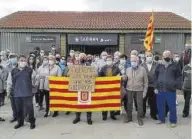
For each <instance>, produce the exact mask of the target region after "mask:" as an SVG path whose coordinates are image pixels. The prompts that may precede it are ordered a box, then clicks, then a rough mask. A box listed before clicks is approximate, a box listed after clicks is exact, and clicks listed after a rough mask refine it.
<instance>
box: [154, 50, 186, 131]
mask: <svg viewBox="0 0 192 139" xmlns="http://www.w3.org/2000/svg"><path fill="white" fill-rule="evenodd" d="M154 83H155V93H156V94H157V108H158V117H159V122H158V124H164V123H165V102H167V104H168V107H169V111H170V115H169V116H170V118H169V121H170V127H172V128H174V127H176V126H177V110H176V103H175V102H176V89H181V88H182V74H181V68H180V67H179V65H178V64H177V63H174V62H173V61H171V52H170V51H168V50H166V51H164V52H163V61H162V63H160V64H158V65H157V67H156V69H155V74H154Z"/></svg>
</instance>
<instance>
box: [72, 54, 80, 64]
mask: <svg viewBox="0 0 192 139" xmlns="http://www.w3.org/2000/svg"><path fill="white" fill-rule="evenodd" d="M79 55H80V52H79V51H76V52H75V53H74V59H73V63H74V64H75V65H78V64H79V63H80V56H79Z"/></svg>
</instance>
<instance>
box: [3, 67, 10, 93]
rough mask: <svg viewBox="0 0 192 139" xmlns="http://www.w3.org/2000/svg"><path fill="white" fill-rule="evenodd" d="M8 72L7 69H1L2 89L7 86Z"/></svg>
mask: <svg viewBox="0 0 192 139" xmlns="http://www.w3.org/2000/svg"><path fill="white" fill-rule="evenodd" d="M8 74H9V72H7V71H5V70H4V71H3V76H2V78H1V79H2V80H3V84H4V90H6V88H7V77H8Z"/></svg>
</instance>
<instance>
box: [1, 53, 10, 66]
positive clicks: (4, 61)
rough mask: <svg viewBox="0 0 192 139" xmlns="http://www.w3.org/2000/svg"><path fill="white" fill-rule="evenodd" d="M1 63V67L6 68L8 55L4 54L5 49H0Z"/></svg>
mask: <svg viewBox="0 0 192 139" xmlns="http://www.w3.org/2000/svg"><path fill="white" fill-rule="evenodd" d="M0 55H1V63H0V65H1V66H3V68H6V67H7V66H8V65H9V60H8V57H7V55H6V52H5V51H1V54H0Z"/></svg>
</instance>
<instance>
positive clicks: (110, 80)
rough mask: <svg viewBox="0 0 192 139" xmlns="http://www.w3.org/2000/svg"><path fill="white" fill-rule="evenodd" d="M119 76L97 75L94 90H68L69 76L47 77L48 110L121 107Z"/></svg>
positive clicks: (104, 109)
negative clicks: (48, 89)
mask: <svg viewBox="0 0 192 139" xmlns="http://www.w3.org/2000/svg"><path fill="white" fill-rule="evenodd" d="M120 82H121V77H119V76H115V77H97V78H96V81H95V91H94V92H92V93H91V92H89V91H79V92H77V91H69V90H68V88H69V85H68V84H69V78H67V77H49V86H50V111H73V112H89V111H90V112H99V111H113V110H120V109H121V96H120Z"/></svg>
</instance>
